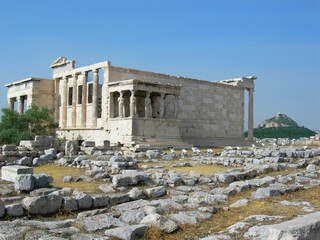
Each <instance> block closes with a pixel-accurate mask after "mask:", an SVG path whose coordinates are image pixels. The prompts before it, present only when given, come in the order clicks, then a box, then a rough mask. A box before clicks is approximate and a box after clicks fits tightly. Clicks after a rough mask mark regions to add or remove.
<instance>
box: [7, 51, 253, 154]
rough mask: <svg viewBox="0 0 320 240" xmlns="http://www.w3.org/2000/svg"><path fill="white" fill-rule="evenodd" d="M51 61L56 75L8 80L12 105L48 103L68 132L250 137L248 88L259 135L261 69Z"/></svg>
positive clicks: (203, 141)
mask: <svg viewBox="0 0 320 240" xmlns="http://www.w3.org/2000/svg"><path fill="white" fill-rule="evenodd" d="M50 67H51V68H52V69H53V79H41V78H28V79H25V80H21V81H18V82H14V83H10V84H7V85H6V87H7V88H8V107H9V108H12V109H13V108H14V102H15V101H18V111H19V112H21V113H22V112H23V110H24V109H25V108H26V107H28V106H30V105H31V104H32V103H35V104H37V105H39V106H42V105H47V106H48V107H49V108H51V109H52V111H53V116H54V119H55V121H57V122H58V123H59V130H58V135H59V136H60V137H62V138H66V139H68V140H79V141H83V140H89V141H95V142H96V145H104V144H107V143H111V145H120V146H125V147H133V146H134V147H136V148H139V147H140V148H143V147H148V146H152V147H167V146H176V147H183V146H187V145H188V144H189V145H190V144H193V145H195V146H212V145H215V146H218V145H242V144H245V143H246V142H245V139H244V136H243V132H244V120H245V116H244V112H245V111H244V110H245V109H244V108H245V106H244V94H245V92H246V91H248V96H249V98H248V133H249V135H248V136H249V137H248V140H249V141H250V140H252V139H253V92H254V80H255V79H256V77H242V78H236V79H230V80H224V81H217V82H210V81H203V80H197V79H191V78H185V77H179V76H171V75H166V74H160V73H154V72H147V71H141V70H136V69H128V68H122V67H116V66H112V65H111V62H110V61H106V62H101V63H96V64H92V65H89V66H85V67H79V68H76V67H75V61H73V60H72V61H70V60H67V59H66V58H64V57H60V58H58V59H57V60H56V61H55V62H53V63H52V64H51V65H50ZM25 100H26V101H27V106H25V105H24V102H25Z"/></svg>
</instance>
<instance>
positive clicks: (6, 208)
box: [0, 149, 320, 239]
mask: <svg viewBox="0 0 320 240" xmlns="http://www.w3.org/2000/svg"><path fill="white" fill-rule="evenodd" d="M226 151H228V152H230V151H236V154H240V156H237V155H234V154H233V152H231V155H232V156H231V155H230V156H227V155H226V156H225V157H222V156H221V157H219V158H223V159H224V158H228V159H237V158H239V159H244V160H243V163H241V167H238V168H232V169H229V170H227V171H224V172H217V173H214V174H212V175H209V176H202V175H201V174H199V173H197V172H194V171H191V172H190V173H178V172H175V171H172V170H171V171H168V170H167V169H165V168H163V167H162V168H160V167H159V168H157V167H153V168H143V169H138V165H137V162H138V161H141V160H137V158H139V157H140V159H143V157H145V156H147V157H148V158H149V160H148V161H168V162H170V161H171V158H168V159H167V160H159V159H160V158H161V159H163V157H164V156H166V155H165V154H164V153H163V152H161V151H158V150H150V151H147V152H145V153H139V154H136V155H135V156H134V157H132V156H124V155H122V154H121V153H120V152H111V151H108V152H102V151H96V152H95V153H94V158H96V159H97V158H98V159H99V160H91V159H90V158H93V155H91V156H88V155H79V156H74V157H61V156H59V155H57V154H52V153H49V152H46V155H50V154H52V155H53V156H54V157H53V160H54V159H55V158H57V160H54V162H55V163H56V164H59V165H63V166H69V167H79V168H86V169H87V170H86V175H85V176H81V178H82V180H88V181H96V180H99V181H100V180H103V181H105V183H104V184H102V185H100V187H99V189H100V191H101V193H95V194H91V193H87V192H82V191H78V190H74V189H70V188H63V189H55V188H48V186H47V187H45V188H40V189H35V190H33V191H31V192H30V194H29V195H27V196H25V197H5V198H2V200H1V201H0V213H1V214H0V217H1V216H7V217H10V218H12V217H18V216H20V217H21V216H26V215H28V214H29V215H43V216H46V215H52V214H56V213H58V212H60V211H68V212H78V214H77V218H76V219H72V220H69V222H76V223H77V225H76V226H78V227H77V228H76V227H71V226H68V227H65V229H64V230H62V229H61V228H59V227H56V228H48V225H50V224H51V223H50V224H49V223H48V225H46V226H45V227H44V225H45V224H43V225H41V224H40V223H39V222H36V223H34V222H33V223H31V221H28V220H20V222H19V224H20V225H19V226H18V227H17V224H15V223H16V222H6V223H4V225H3V226H6V229H13V228H14V227H15V228H18V230H17V232H24V231H25V229H28V231H27V232H28V234H36V232H37V231H44V232H46V234H47V235H48V234H49V235H50V234H51V235H50V236H60V235H59V232H63V233H64V236H67V237H68V239H81V237H83V238H99V237H100V238H102V239H108V236H114V237H118V238H120V239H134V238H135V237H141V236H142V235H143V234H144V232H145V231H146V229H147V228H148V227H156V228H158V229H159V230H161V231H163V232H165V233H173V232H175V231H176V230H177V229H179V225H180V224H191V225H196V224H201V223H202V222H203V221H204V220H206V219H210V218H211V217H212V215H213V214H215V213H217V212H218V211H223V210H224V209H220V208H219V206H220V205H221V204H224V206H229V208H236V207H242V206H246V205H248V204H250V202H251V201H254V200H256V199H262V198H267V197H274V196H280V195H282V194H284V193H286V192H292V191H300V190H302V189H306V188H311V187H314V186H320V180H319V177H320V171H319V168H318V165H319V163H320V157H319V155H318V149H316V150H311V151H309V149H305V150H300V149H296V150H295V151H293V152H295V153H297V152H299V151H303V152H304V153H303V156H304V157H303V158H301V157H300V156H302V154H301V155H299V154H300V153H299V154H297V155H295V156H293V155H288V152H291V151H287V150H285V149H279V150H275V151H273V149H272V150H271V151H270V149H264V150H263V151H260V149H259V151H256V150H252V151H250V150H241V149H232V150H226ZM264 152H265V153H264ZM269 152H270V153H269ZM284 153H285V154H286V155H284ZM174 154H175V153H170V154H167V155H171V156H172V157H173V156H174ZM226 154H227V153H226ZM228 154H229V153H228ZM260 155H261V156H262V158H260V157H259V156H260ZM263 155H266V156H263ZM306 156H310V157H306ZM311 156H312V157H311ZM193 158H198V159H201V158H202V162H203V161H204V159H205V158H206V159H217V157H215V156H213V155H212V156H209V157H208V155H206V156H194V157H193ZM268 158H284V159H286V158H290V159H291V158H292V159H293V160H294V162H293V161H291V160H289V161H265V162H260V161H259V162H254V161H253V159H259V160H260V159H265V160H266V159H268ZM143 161H144V160H143ZM229 161H230V160H229ZM198 163H201V162H200V161H199V160H198ZM237 164H240V163H238V162H237ZM20 167H21V166H20ZM285 169H295V170H296V171H295V172H291V173H285V174H283V173H281V174H280V173H279V174H278V175H275V176H274V177H270V176H265V177H261V178H259V175H261V174H266V173H269V172H273V171H280V170H285ZM19 175H21V176H19V178H21V179H23V180H24V179H34V177H33V176H34V175H32V174H31V173H27V174H26V173H21V174H19ZM69 180H70V179H69ZM31 181H32V180H31ZM33 181H34V180H33ZM141 185H142V186H143V187H142V188H139V186H141ZM248 190H252V194H251V195H250V196H248V197H247V198H244V199H241V200H239V201H237V202H234V203H229V198H230V196H232V195H235V194H238V193H240V192H245V191H248ZM283 204H291V203H288V202H284V203H283ZM293 204H294V203H293ZM297 204H298V203H297ZM304 204H305V205H304V206H305V207H306V209H308V211H309V210H311V211H312V209H313V206H312V205H311V204H310V203H304ZM277 219H281V218H280V217H279V218H277ZM69 222H68V224H69ZM257 222H259V220H255V221H251V220H250V221H249V220H244V221H243V222H242V223H241V222H240V223H238V225H236V226H232V227H231V228H230V229H229V230H227V231H226V232H224V233H223V234H224V235H225V236H226V239H228V237H229V238H231V237H232V236H233V234H238V233H237V231H238V230H241V231H240V232H241V234H242V233H245V234H246V235H245V236H248V238H251V237H254V236H255V235H254V234H255V230H256V228H254V227H259V223H257ZM32 224H33V225H32ZM52 224H57V225H59V224H64V223H62V222H59V223H58V222H55V223H52ZM1 229H2V228H1V227H0V237H1V234H2V232H1V231H2V230H1ZM48 229H50V231H49V232H50V233H48ZM245 229H247V230H245ZM261 229H263V234H264V233H265V232H267V230H268V229H269V226H268V227H265V228H262V227H261ZM244 230H245V231H244ZM8 231H9V230H8ZM80 232H85V233H80ZM247 232H248V233H247ZM261 232H262V230H261ZM98 233H99V234H98ZM102 233H103V234H102ZM10 234H12V235H8V236H13V235H14V234H15V233H13V232H12V233H10ZM44 235H45V234H44ZM243 236H244V235H243ZM207 239H210V238H207ZM213 239H214V238H213Z"/></svg>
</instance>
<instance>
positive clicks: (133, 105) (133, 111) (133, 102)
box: [130, 91, 136, 117]
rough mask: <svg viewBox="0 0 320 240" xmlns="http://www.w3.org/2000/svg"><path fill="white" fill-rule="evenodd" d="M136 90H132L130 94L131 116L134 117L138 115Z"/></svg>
mask: <svg viewBox="0 0 320 240" xmlns="http://www.w3.org/2000/svg"><path fill="white" fill-rule="evenodd" d="M134 94H135V91H131V96H130V116H131V117H134V116H135V115H136V97H135V96H134Z"/></svg>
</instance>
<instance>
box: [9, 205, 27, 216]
mask: <svg viewBox="0 0 320 240" xmlns="http://www.w3.org/2000/svg"><path fill="white" fill-rule="evenodd" d="M6 214H7V216H9V217H20V216H23V207H22V206H21V204H20V203H14V204H10V205H7V206H6Z"/></svg>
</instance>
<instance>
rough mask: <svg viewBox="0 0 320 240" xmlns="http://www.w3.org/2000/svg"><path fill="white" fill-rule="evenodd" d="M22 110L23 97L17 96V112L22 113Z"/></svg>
mask: <svg viewBox="0 0 320 240" xmlns="http://www.w3.org/2000/svg"><path fill="white" fill-rule="evenodd" d="M23 110H24V97H23V96H19V97H18V113H20V114H22V113H23Z"/></svg>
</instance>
